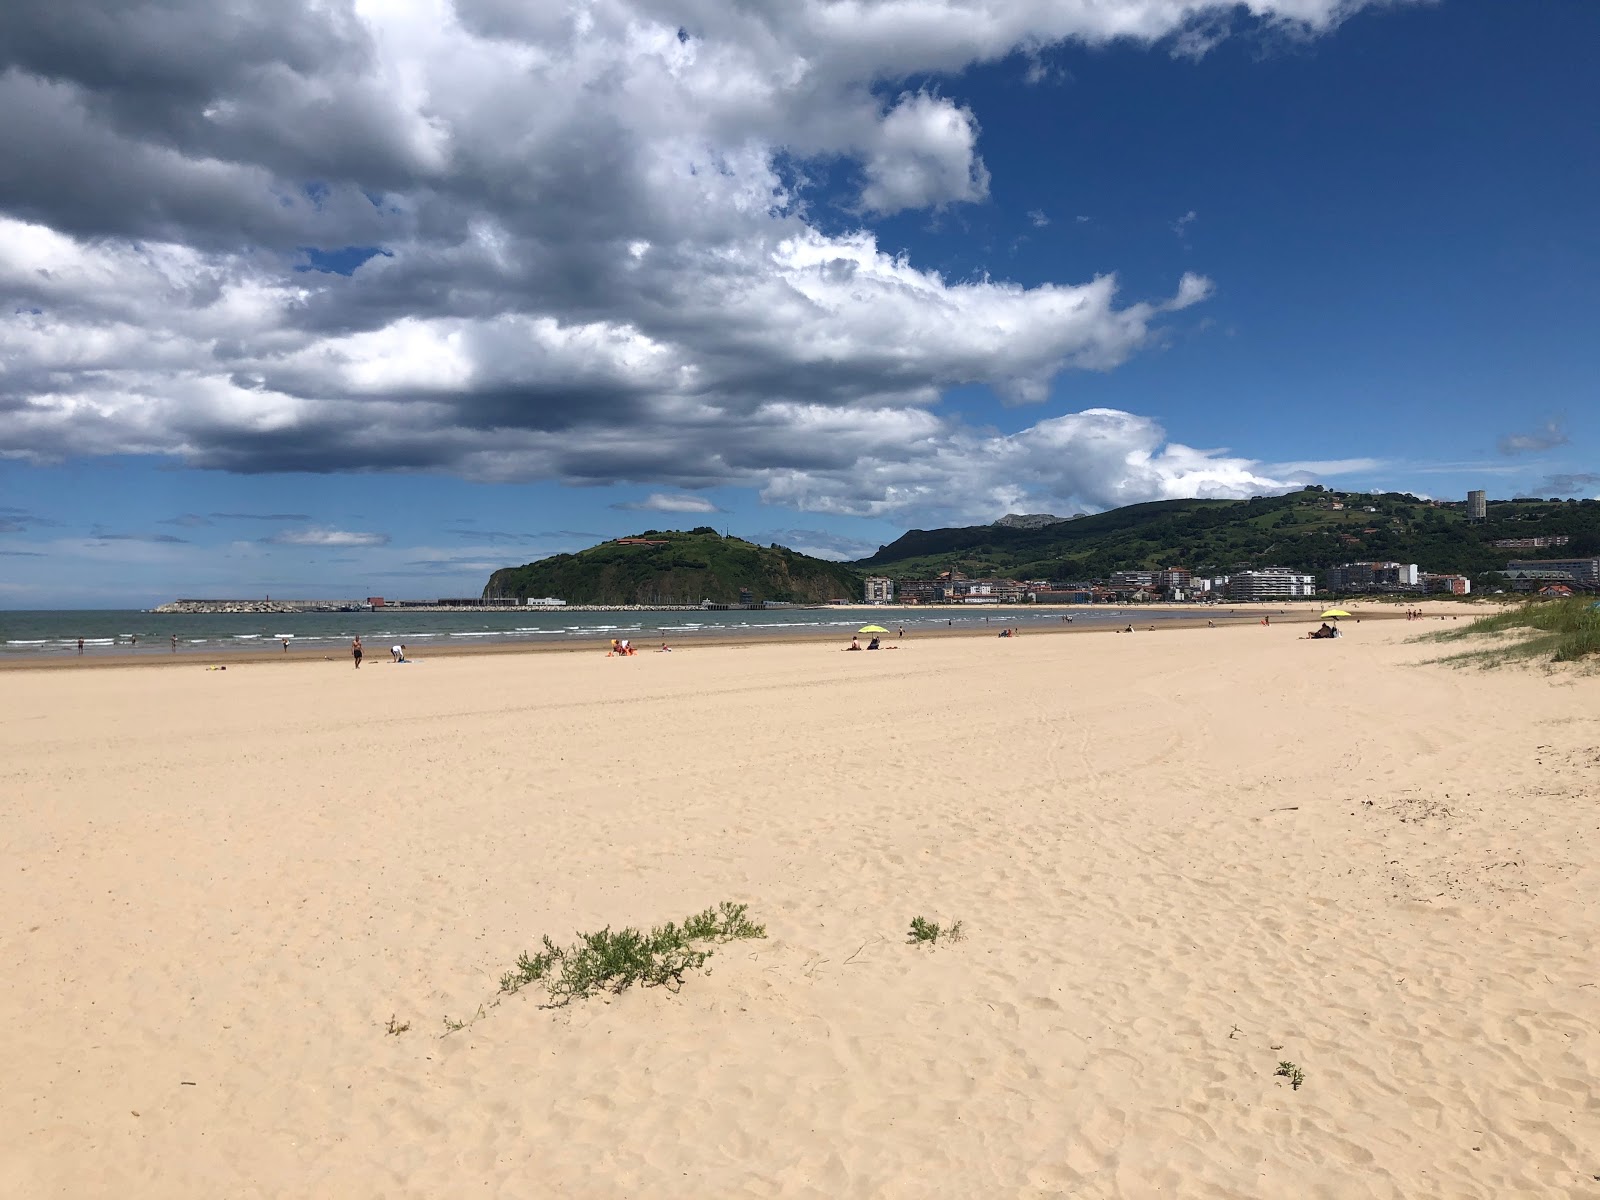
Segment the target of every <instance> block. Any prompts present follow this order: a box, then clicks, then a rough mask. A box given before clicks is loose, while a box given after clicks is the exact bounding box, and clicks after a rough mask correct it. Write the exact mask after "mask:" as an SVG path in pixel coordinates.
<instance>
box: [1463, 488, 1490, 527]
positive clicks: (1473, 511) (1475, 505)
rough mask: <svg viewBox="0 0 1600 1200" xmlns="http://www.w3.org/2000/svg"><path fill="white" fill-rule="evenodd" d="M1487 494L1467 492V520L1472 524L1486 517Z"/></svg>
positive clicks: (1487, 510) (1487, 509)
mask: <svg viewBox="0 0 1600 1200" xmlns="http://www.w3.org/2000/svg"><path fill="white" fill-rule="evenodd" d="M1488 514H1489V496H1488V493H1487V492H1468V493H1467V520H1468V521H1471V522H1472V523H1473V524H1474V525H1476V524H1480V523H1481V522H1483V521H1484V520H1486V519H1487V518H1488Z"/></svg>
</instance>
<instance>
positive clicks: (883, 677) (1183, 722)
mask: <svg viewBox="0 0 1600 1200" xmlns="http://www.w3.org/2000/svg"><path fill="white" fill-rule="evenodd" d="M1429 631H1430V628H1429V626H1428V624H1427V623H1421V624H1418V623H1412V622H1406V621H1403V620H1386V621H1366V622H1363V623H1362V624H1361V625H1359V626H1355V625H1351V626H1348V627H1347V629H1346V634H1347V636H1345V637H1344V638H1342V639H1340V640H1338V641H1334V642H1319V643H1318V644H1316V645H1312V644H1310V643H1309V642H1306V641H1302V640H1299V636H1300V634H1302V633H1303V632H1304V626H1290V627H1287V628H1285V627H1271V628H1263V627H1260V626H1257V625H1248V626H1233V627H1226V628H1216V629H1208V628H1204V627H1203V626H1202V627H1198V628H1184V629H1179V628H1171V629H1167V628H1163V629H1162V630H1160V631H1158V632H1155V633H1148V632H1143V631H1141V632H1139V633H1136V634H1134V635H1112V634H1103V635H1100V636H1071V637H1054V636H1024V637H1020V638H1016V639H1004V640H1002V639H997V638H994V637H992V636H967V637H946V638H926V639H908V640H907V641H905V642H903V643H901V646H900V648H899V649H897V650H893V651H887V652H879V653H876V654H844V653H839V652H838V650H837V646H836V644H824V643H817V642H810V641H795V642H791V643H788V644H748V645H734V646H728V645H724V646H710V645H706V646H700V645H696V646H692V647H688V648H685V649H680V650H679V651H678V652H676V653H673V654H658V653H651V652H648V651H646V652H644V653H641V654H639V655H637V656H636V657H633V658H628V659H608V658H606V657H605V656H604V655H603V654H600V653H576V654H490V655H466V656H460V657H450V658H443V657H441V658H437V659H431V660H428V661H424V662H418V663H415V664H412V665H409V666H404V667H402V666H396V665H392V664H390V663H388V662H387V661H385V659H386V656H384V655H372V656H370V657H369V659H368V662H367V665H366V666H365V667H364V668H363V669H362V670H361V671H359V672H357V671H355V670H352V669H351V668H350V666H349V663H348V661H336V662H327V663H309V664H300V665H298V666H297V667H296V668H295V669H288V668H287V667H285V666H283V665H281V664H273V663H260V664H252V663H242V664H233V663H230V668H229V670H227V671H226V672H221V671H207V670H205V669H204V667H203V666H201V665H200V664H197V663H190V664H185V665H179V666H170V667H168V668H167V669H163V670H154V669H127V668H124V667H117V666H112V667H106V668H103V669H98V670H81V671H79V670H71V671H62V670H43V671H24V670H17V671H7V672H5V673H4V675H3V677H0V818H3V824H0V829H3V831H4V832H3V834H0V837H3V840H4V847H5V860H4V861H5V871H4V873H3V875H0V907H3V911H4V913H5V919H4V922H3V923H0V962H3V964H4V970H3V973H0V1054H3V1060H4V1062H5V1063H6V1064H7V1071H6V1076H7V1086H6V1087H5V1088H4V1089H0V1130H3V1132H0V1195H5V1196H17V1197H85V1196H118V1197H222V1196H227V1197H279V1196H282V1197H380V1196H382V1197H440V1196H459V1195H492V1196H507V1197H513V1196H515V1197H521V1196H529V1197H544V1196H576V1197H597V1198H609V1197H659V1196H685V1197H688V1196H695V1197H707V1196H785V1197H816V1198H823V1197H829V1198H832V1197H862V1198H867V1197H908V1198H909V1197H929V1196H949V1197H973V1196H996V1197H999V1196H1040V1197H1042V1196H1073V1197H1146V1196H1151V1197H1154V1196H1162V1197H1369V1196H1370V1197H1393V1198H1396V1200H1400V1198H1404V1200H1418V1198H1422V1197H1484V1198H1490V1197H1494V1198H1503V1197H1522V1196H1527V1197H1536V1196H1537V1197H1594V1196H1600V965H1597V964H1600V945H1597V941H1600V935H1597V930H1600V865H1597V863H1596V856H1595V853H1594V847H1595V844H1596V838H1597V835H1600V752H1597V751H1596V749H1595V747H1596V745H1597V744H1600V676H1596V675H1594V674H1592V673H1591V674H1582V673H1579V672H1571V671H1564V672H1557V673H1553V674H1551V673H1545V672H1543V671H1539V670H1524V669H1513V670H1504V671H1498V672H1493V673H1486V672H1482V671H1479V670H1471V669H1469V670H1458V669H1453V668H1450V667H1446V666H1439V665H1430V664H1428V663H1427V662H1426V661H1425V660H1428V659H1432V658H1435V657H1437V656H1438V655H1439V654H1440V653H1441V652H1442V651H1441V650H1440V648H1438V647H1436V646H1431V645H1418V644H1415V643H1413V642H1412V641H1410V639H1412V638H1414V637H1415V636H1416V635H1417V634H1419V633H1422V632H1429ZM722 900H733V901H737V902H740V903H744V904H747V905H749V909H750V915H751V917H752V918H754V919H755V920H757V921H760V922H763V923H765V925H766V927H767V931H768V935H769V936H768V937H767V938H766V939H765V940H761V941H742V942H734V943H730V944H728V945H726V946H723V947H720V948H719V949H718V950H717V951H716V953H715V956H714V957H713V958H712V959H711V960H710V963H709V966H710V968H711V969H710V971H709V972H708V973H704V974H691V975H690V976H688V978H687V979H686V981H685V983H684V986H683V987H682V989H681V990H680V991H678V992H676V993H675V994H674V993H672V992H669V991H668V990H666V989H659V988H658V989H648V990H639V989H635V990H632V991H629V992H627V993H625V994H623V995H621V996H618V997H613V998H609V999H592V1000H588V1001H585V1002H582V1003H578V1004H575V1005H573V1006H571V1007H569V1008H566V1009H561V1010H550V1009H547V1008H544V1007H541V1005H540V1002H539V1001H540V996H539V995H538V993H537V992H536V991H534V990H530V991H527V992H524V993H522V994H520V995H517V996H513V997H510V998H508V999H505V1000H504V1001H503V1002H498V1003H497V1001H498V1000H499V997H498V981H499V980H500V977H501V975H502V973H503V972H505V971H506V970H508V969H509V968H510V967H511V966H512V964H513V963H514V962H515V961H516V959H517V956H518V954H519V953H521V952H522V951H524V950H531V949H533V948H535V947H536V945H537V943H538V941H539V939H540V936H541V935H543V934H546V933H548V934H551V935H552V936H554V937H555V938H556V939H557V940H558V941H560V940H569V939H570V938H571V937H572V936H573V934H574V933H575V932H576V931H579V930H594V929H599V928H601V927H603V926H606V925H611V926H613V927H617V926H622V925H629V924H631V925H649V924H652V923H658V922H662V921H666V920H675V919H677V920H681V919H682V917H683V916H684V915H685V914H687V913H690V912H692V911H695V910H698V909H702V908H704V907H706V906H707V905H711V904H715V903H717V902H719V901H722ZM919 915H920V916H924V917H926V918H928V919H930V920H934V921H940V922H944V923H949V922H952V921H957V920H959V921H961V922H962V923H963V929H964V932H965V934H966V936H965V939H964V940H962V941H960V942H957V943H955V944H950V945H938V946H935V947H932V948H930V947H926V946H913V945H907V944H905V931H906V928H907V926H908V924H909V923H910V921H911V918H913V917H916V916H919ZM447 1018H448V1019H450V1020H451V1021H463V1022H465V1025H464V1027H462V1028H460V1029H459V1030H457V1031H456V1032H453V1033H449V1034H448V1035H446V1024H445V1022H446V1019H447ZM391 1024H392V1025H393V1026H394V1027H396V1028H398V1027H399V1026H402V1025H406V1024H409V1028H407V1029H405V1030H404V1031H403V1032H399V1033H389V1032H387V1029H388V1028H389V1027H390V1026H391ZM1284 1061H1287V1062H1292V1063H1294V1064H1296V1065H1297V1066H1298V1067H1299V1068H1300V1069H1301V1070H1302V1071H1303V1073H1304V1082H1303V1085H1302V1086H1301V1087H1299V1088H1298V1089H1295V1088H1293V1087H1292V1086H1291V1085H1290V1082H1289V1080H1288V1079H1286V1078H1284V1077H1281V1076H1279V1075H1277V1074H1275V1071H1276V1069H1277V1068H1278V1065H1279V1063H1280V1062H1284Z"/></svg>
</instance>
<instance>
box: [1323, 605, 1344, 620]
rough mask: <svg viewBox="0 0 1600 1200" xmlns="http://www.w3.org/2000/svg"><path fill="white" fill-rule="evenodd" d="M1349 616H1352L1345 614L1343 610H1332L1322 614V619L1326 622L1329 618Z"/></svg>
mask: <svg viewBox="0 0 1600 1200" xmlns="http://www.w3.org/2000/svg"><path fill="white" fill-rule="evenodd" d="M1349 615H1350V614H1349V613H1347V612H1345V610H1344V609H1342V608H1330V609H1329V610H1328V611H1327V612H1325V613H1323V614H1322V619H1323V620H1324V621H1326V620H1327V619H1328V618H1329V617H1348V616H1349Z"/></svg>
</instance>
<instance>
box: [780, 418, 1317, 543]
mask: <svg viewBox="0 0 1600 1200" xmlns="http://www.w3.org/2000/svg"><path fill="white" fill-rule="evenodd" d="M1298 486H1300V483H1299V481H1297V480H1295V479H1290V478H1281V477H1277V476H1275V475H1273V474H1271V473H1270V471H1269V469H1268V468H1266V467H1264V466H1263V464H1261V463H1259V462H1256V461H1254V460H1252V459H1247V458H1240V457H1235V456H1231V455H1229V454H1228V453H1226V452H1225V451H1218V450H1201V449H1195V448H1193V447H1190V446H1185V445H1182V444H1181V443H1177V442H1168V441H1167V440H1166V434H1165V431H1164V430H1163V429H1162V428H1161V426H1160V425H1158V424H1157V423H1156V422H1154V421H1152V420H1150V419H1149V418H1147V417H1141V416H1137V415H1135V414H1133V413H1127V412H1121V411H1119V410H1116V409H1109V408H1094V409H1087V410H1085V411H1083V412H1079V413H1069V414H1067V415H1065V416H1060V417H1052V418H1049V419H1047V420H1044V421H1040V422H1039V423H1038V424H1036V425H1033V426H1030V427H1029V428H1027V429H1024V430H1022V431H1021V432H1019V433H1015V434H983V433H979V432H976V431H973V430H970V429H962V428H952V429H948V430H944V431H941V432H939V433H937V434H935V435H933V436H931V437H929V439H928V441H927V444H926V445H925V447H924V452H923V453H922V454H921V455H919V456H918V457H916V458H915V459H910V460H907V459H896V458H888V457H866V456H863V457H861V458H858V459H856V460H854V461H852V462H851V463H849V464H848V466H847V467H845V468H844V469H835V470H817V469H806V470H794V471H781V472H775V473H774V475H773V478H772V481H771V482H770V483H769V484H768V485H767V486H766V488H765V489H764V490H763V491H762V498H763V499H765V500H768V501H770V502H773V503H779V504H787V505H790V506H792V507H795V508H801V509H806V510H809V511H813V512H828V513H838V514H843V515H851V516H872V517H892V516H898V515H902V514H907V513H919V514H921V513H935V514H940V515H942V516H944V517H946V518H948V519H952V520H957V521H960V520H972V521H990V520H994V519H995V518H997V517H1000V516H1002V515H1004V514H1005V513H1008V512H1038V511H1043V510H1048V509H1050V508H1051V506H1052V505H1062V506H1070V507H1072V508H1113V507H1117V506H1120V505H1124V504H1136V503H1140V502H1142V501H1147V500H1172V499H1179V498H1185V497H1195V496H1199V497H1212V498H1219V499H1222V498H1239V497H1245V496H1255V495H1263V494H1268V493H1272V492H1283V491H1288V490H1289V489H1291V488H1294V487H1298Z"/></svg>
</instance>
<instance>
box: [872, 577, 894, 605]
mask: <svg viewBox="0 0 1600 1200" xmlns="http://www.w3.org/2000/svg"><path fill="white" fill-rule="evenodd" d="M866 592H867V603H868V604H893V603H894V580H892V579H887V578H885V577H884V576H882V575H869V576H868V577H867V585H866Z"/></svg>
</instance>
